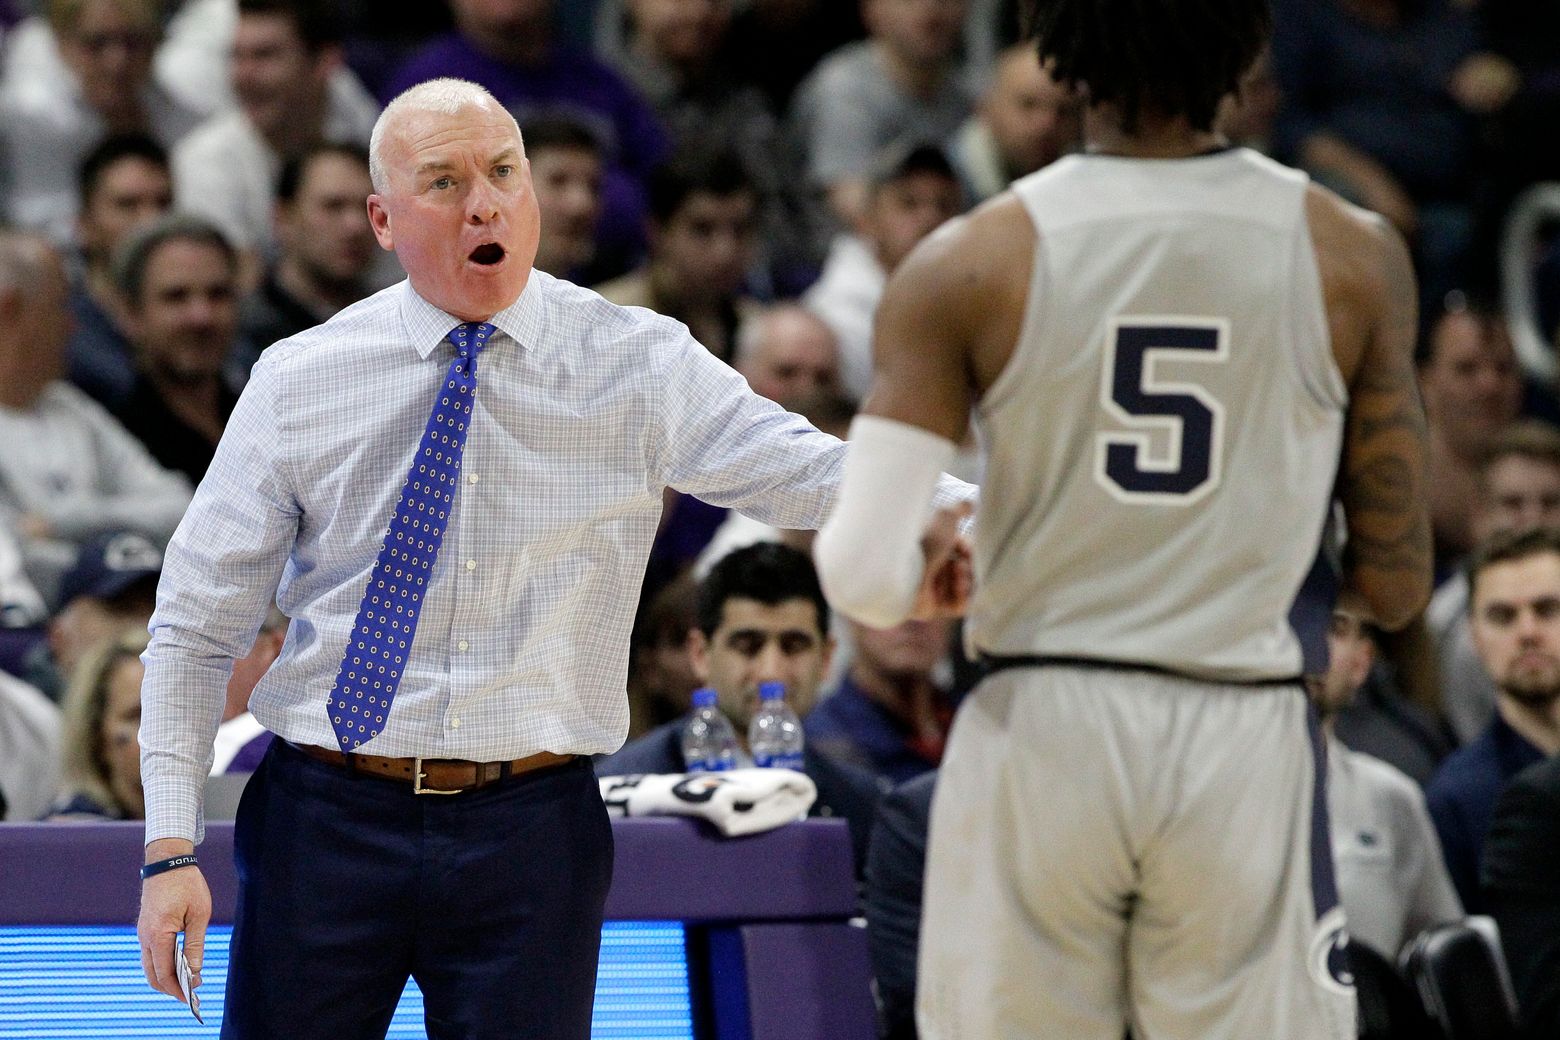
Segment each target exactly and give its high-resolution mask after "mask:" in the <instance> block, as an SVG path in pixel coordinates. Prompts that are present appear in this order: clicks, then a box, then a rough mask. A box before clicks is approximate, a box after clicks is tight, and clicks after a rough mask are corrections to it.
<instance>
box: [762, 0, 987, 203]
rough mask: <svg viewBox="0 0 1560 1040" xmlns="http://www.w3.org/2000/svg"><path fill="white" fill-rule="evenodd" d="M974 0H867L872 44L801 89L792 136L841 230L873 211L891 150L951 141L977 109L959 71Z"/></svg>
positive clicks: (827, 64)
mask: <svg viewBox="0 0 1560 1040" xmlns="http://www.w3.org/2000/svg"><path fill="white" fill-rule="evenodd" d="M966 7H967V2H966V0H862V4H861V16H862V21H863V22H864V23H865V25H866V28H867V33H868V38H867V39H866V40H864V41H862V42H860V43H853V44H850V45H848V46H845V47H842V48H840V49H839V50H838V51H835V52H834V53H833V54H831V55H829V56H828V57H826V58H824V59H823V60H822V61H820V62H819V63H818V66H817V67H816V68H815V69H814V70H813V72H812V73H811V75H809V76H808V77H807V79H806V80H805V81H804V82H803V83H802V85H801V86H800V87H799V88H797V91H796V97H795V99H794V102H793V104H792V109H791V123H792V132H793V134H794V136H795V138H796V140H797V142H798V143H799V145H800V147H801V149H802V153H803V154H804V155H805V156H806V178H807V181H808V183H809V184H810V185H811V186H813V187H814V188H815V189H816V190H818V191H821V192H822V193H823V195H824V198H825V199H826V201H827V204H828V208H829V210H830V211H831V212H832V214H833V217H834V219H835V221H837V224H838V226H839V227H841V228H843V229H845V230H854V229H855V228H857V227H858V225H859V224H860V222H861V221H862V220H863V219H864V218H865V216H866V214H867V208H868V201H869V199H868V196H869V193H870V192H869V189H870V186H871V185H870V180H869V178H870V174H871V170H872V166H873V161H874V159H875V157H877V156H878V155H881V154H882V153H883V152H884V150H885V149H891V148H900V149H903V148H906V147H909V146H911V145H914V144H917V143H920V142H923V141H947V140H949V139H950V138H952V136H953V135H954V134H955V133H956V132H957V131H958V129H959V127H960V125H962V124H963V122H964V120H965V118H966V117H968V116H969V114H970V112H971V110H972V108H973V107H974V98H973V96H972V95H971V92H970V90H969V88H968V86H967V85H966V83H965V80H964V77H963V76H962V75H961V74H960V68H959V63H958V59H959V35H960V31H961V30H962V28H963V26H964V15H965V10H966Z"/></svg>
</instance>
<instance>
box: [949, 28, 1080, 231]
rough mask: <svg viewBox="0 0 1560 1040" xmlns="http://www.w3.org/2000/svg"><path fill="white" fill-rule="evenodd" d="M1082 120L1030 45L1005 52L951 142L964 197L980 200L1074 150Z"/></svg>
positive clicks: (1075, 103) (1071, 98)
mask: <svg viewBox="0 0 1560 1040" xmlns="http://www.w3.org/2000/svg"><path fill="white" fill-rule="evenodd" d="M1082 119H1083V111H1082V106H1081V105H1080V104H1079V101H1078V99H1077V98H1076V97H1074V96H1073V95H1072V92H1071V91H1069V90H1067V89H1066V88H1065V87H1062V86H1060V85H1059V84H1057V83H1056V82H1055V81H1054V80H1052V79H1051V77H1050V76H1048V75H1046V72H1045V70H1044V69H1042V68H1041V67H1040V56H1039V55H1038V54H1037V53H1036V51H1035V48H1034V45H1033V44H1030V43H1016V44H1014V45H1013V46H1011V47H1009V48H1007V49H1006V50H1004V51H1003V52H1002V53H1001V55H1000V56H999V57H998V59H997V67H996V72H995V74H994V75H993V76H992V79H991V83H990V84H989V85H988V86H987V87H986V92H985V93H984V94H982V95H981V99H980V103H979V105H978V106H977V107H976V109H975V114H974V115H973V116H971V117H970V118H969V119H967V120H965V122H964V126H963V127H962V128H961V129H960V130H959V132H958V135H957V136H956V137H955V138H954V139H953V147H952V149H951V150H950V157H951V158H952V160H953V164H954V166H955V167H957V169H958V171H959V181H960V183H962V185H963V186H964V194H965V197H966V198H967V199H968V201H969V202H970V203H971V204H972V205H973V204H975V203H979V202H985V201H986V200H987V199H989V198H991V197H992V196H993V195H996V194H997V193H999V192H1001V191H1002V190H1004V189H1005V188H1006V187H1007V186H1008V185H1009V184H1012V183H1013V182H1014V181H1016V180H1017V179H1018V178H1020V177H1022V176H1024V175H1025V174H1028V173H1034V172H1035V171H1036V170H1038V169H1041V168H1042V167H1045V166H1049V165H1050V164H1051V163H1053V162H1055V161H1056V160H1057V159H1059V158H1061V157H1062V156H1063V155H1065V154H1066V153H1068V152H1070V151H1072V150H1074V149H1075V148H1077V147H1078V146H1079V144H1080V143H1081V141H1082V136H1081V135H1082V130H1083V124H1082Z"/></svg>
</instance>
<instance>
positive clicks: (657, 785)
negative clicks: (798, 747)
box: [599, 769, 818, 836]
mask: <svg viewBox="0 0 1560 1040" xmlns="http://www.w3.org/2000/svg"><path fill="white" fill-rule="evenodd" d="M599 782H600V784H601V798H602V800H603V801H605V802H606V803H607V811H608V812H611V813H612V814H614V815H616V816H702V817H704V818H705V819H706V820H709V821H710V822H711V823H713V824H714V825H715V826H716V827H718V828H720V832H721V833H722V834H725V835H728V836H735V835H739V834H756V833H757V832H759V831H767V830H773V829H774V828H776V827H779V826H780V825H782V824H786V823H790V822H791V821H792V820H797V819H800V818H801V817H802V816H804V815H806V813H807V810H808V809H809V808H811V807H812V803H813V802H814V801H815V800H816V799H817V797H818V788H817V787H815V786H814V785H813V782H812V778H811V777H809V776H807V775H806V774H805V773H798V772H796V771H795V770H791V769H728V770H725V771H723V772H719V773H647V774H643V775H638V776H604V777H601V778H600V780H599Z"/></svg>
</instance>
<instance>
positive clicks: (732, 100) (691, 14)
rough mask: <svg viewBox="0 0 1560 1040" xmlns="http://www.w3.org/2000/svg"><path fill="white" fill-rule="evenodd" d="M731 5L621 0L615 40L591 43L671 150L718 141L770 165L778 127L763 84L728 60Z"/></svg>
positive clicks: (721, 0) (748, 159) (710, 0)
mask: <svg viewBox="0 0 1560 1040" xmlns="http://www.w3.org/2000/svg"><path fill="white" fill-rule="evenodd" d="M731 9H732V2H731V0H624V3H623V11H622V14H623V33H622V36H621V42H620V43H619V44H618V45H617V46H616V47H615V48H614V47H612V46H611V45H610V44H609V43H608V42H607V41H606V40H600V41H598V44H597V47H598V50H601V51H603V52H604V53H605V55H606V57H607V60H609V61H611V62H613V64H614V65H616V67H617V69H618V71H619V72H620V73H622V75H623V78H624V79H626V80H628V81H629V82H630V83H631V84H633V86H634V87H635V88H636V89H637V90H638V91H639V93H640V95H641V96H642V97H644V98H645V99H646V100H647V101H649V102H650V105H651V107H652V108H654V109H655V113H656V116H657V118H659V119H660V121H661V125H662V126H664V127H665V128H666V129H667V131H668V133H669V134H670V136H671V140H672V147H673V149H674V151H681V150H682V149H684V148H687V147H688V146H689V145H694V144H697V143H699V142H701V141H720V142H721V143H722V144H724V145H726V146H727V147H730V148H732V149H734V150H735V151H736V152H737V154H738V155H740V156H741V157H742V161H743V162H744V163H745V164H746V165H747V167H748V169H750V170H752V171H754V172H755V173H761V172H762V171H765V170H773V169H774V167H775V163H776V159H777V158H778V156H779V144H780V142H779V128H778V124H777V122H776V120H775V117H774V115H773V114H772V113H771V112H770V109H769V105H768V101H767V99H766V98H765V97H764V95H763V92H762V91H760V90H759V89H758V88H757V87H756V86H754V85H753V84H752V83H751V81H749V80H748V79H746V78H745V70H744V69H741V68H740V67H737V66H735V65H733V64H732V63H731V62H730V60H729V53H728V52H727V51H726V49H725V43H726V33H727V31H728V30H729V29H730V27H731ZM770 186H772V185H769V184H766V187H770Z"/></svg>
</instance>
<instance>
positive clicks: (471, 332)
mask: <svg viewBox="0 0 1560 1040" xmlns="http://www.w3.org/2000/svg"><path fill="white" fill-rule="evenodd" d="M497 331H498V330H497V329H496V328H494V327H493V326H492V325H489V324H488V323H487V322H485V321H483V322H475V321H463V322H461V323H460V324H459V325H457V326H455V327H454V328H453V329H451V330H450V334H449V336H448V337H447V338H448V339H449V341H450V342H451V343H453V344H454V345H455V350H456V352H457V353H459V354H460V356H461V357H475V356H476V355H478V354H480V353H482V348H483V347H485V346H487V341H488V340H489V339H490V338H491V337H492V335H493V333H495V332H497Z"/></svg>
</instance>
